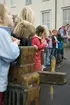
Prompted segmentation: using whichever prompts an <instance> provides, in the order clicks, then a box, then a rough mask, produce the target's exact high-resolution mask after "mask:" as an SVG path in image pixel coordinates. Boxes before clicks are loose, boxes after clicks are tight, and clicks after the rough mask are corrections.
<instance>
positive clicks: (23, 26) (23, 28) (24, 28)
mask: <svg viewBox="0 0 70 105" xmlns="http://www.w3.org/2000/svg"><path fill="white" fill-rule="evenodd" d="M14 33H15V34H16V35H17V36H18V37H24V38H29V37H32V36H33V35H34V34H35V27H34V26H33V25H32V24H31V23H30V22H28V21H25V20H24V21H22V22H20V23H18V25H17V26H16V27H15V29H14Z"/></svg>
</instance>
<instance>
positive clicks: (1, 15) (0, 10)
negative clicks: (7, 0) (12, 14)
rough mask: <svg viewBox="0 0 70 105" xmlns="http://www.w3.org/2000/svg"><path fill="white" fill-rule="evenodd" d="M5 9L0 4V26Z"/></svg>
mask: <svg viewBox="0 0 70 105" xmlns="http://www.w3.org/2000/svg"><path fill="white" fill-rule="evenodd" d="M5 12H6V8H5V5H4V4H0V24H1V23H3V19H4V15H5Z"/></svg>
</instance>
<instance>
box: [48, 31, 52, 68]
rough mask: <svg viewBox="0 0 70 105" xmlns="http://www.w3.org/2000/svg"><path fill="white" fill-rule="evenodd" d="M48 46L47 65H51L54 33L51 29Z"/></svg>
mask: <svg viewBox="0 0 70 105" xmlns="http://www.w3.org/2000/svg"><path fill="white" fill-rule="evenodd" d="M47 43H48V48H47V49H46V66H50V65H51V54H52V47H53V46H52V33H51V31H50V30H49V36H48V38H47Z"/></svg>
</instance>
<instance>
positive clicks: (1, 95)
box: [0, 92, 3, 105]
mask: <svg viewBox="0 0 70 105" xmlns="http://www.w3.org/2000/svg"><path fill="white" fill-rule="evenodd" d="M0 105H3V92H0Z"/></svg>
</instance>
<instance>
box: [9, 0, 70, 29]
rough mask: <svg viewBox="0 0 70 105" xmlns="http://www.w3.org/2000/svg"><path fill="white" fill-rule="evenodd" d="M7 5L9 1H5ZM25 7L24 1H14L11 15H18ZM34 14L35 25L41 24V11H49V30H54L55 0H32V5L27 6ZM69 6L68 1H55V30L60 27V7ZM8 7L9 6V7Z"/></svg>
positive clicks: (69, 0) (61, 22)
mask: <svg viewBox="0 0 70 105" xmlns="http://www.w3.org/2000/svg"><path fill="white" fill-rule="evenodd" d="M7 1H8V2H7V3H8V4H9V1H10V0H7ZM24 6H25V0H16V7H14V8H11V12H12V13H13V14H18V13H19V12H20V10H21V9H22V8H23V7H24ZM28 6H29V7H31V8H32V9H33V11H34V12H35V20H36V21H35V23H36V25H39V24H42V13H41V12H42V11H44V10H50V13H51V17H50V21H51V27H50V28H51V29H54V28H55V0H49V1H45V2H43V0H32V4H31V5H28ZM67 6H70V0H57V29H58V28H59V27H60V26H62V24H63V20H62V16H63V13H62V7H67ZM9 7H10V6H9Z"/></svg>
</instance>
